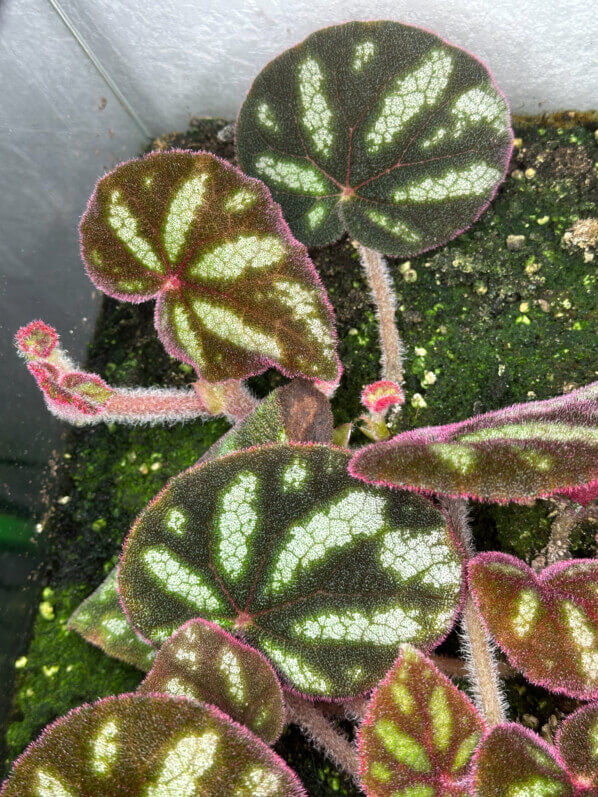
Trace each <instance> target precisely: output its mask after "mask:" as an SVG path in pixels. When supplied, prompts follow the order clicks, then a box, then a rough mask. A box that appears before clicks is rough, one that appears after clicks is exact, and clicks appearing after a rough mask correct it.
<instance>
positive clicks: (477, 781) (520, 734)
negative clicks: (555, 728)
mask: <svg viewBox="0 0 598 797" xmlns="http://www.w3.org/2000/svg"><path fill="white" fill-rule="evenodd" d="M473 789H474V794H475V796H476V797H507V795H508V797H574V795H576V794H577V793H578V792H577V791H575V790H574V789H573V787H572V785H571V782H570V780H569V777H568V775H567V773H566V771H565V770H564V768H563V766H562V761H561V760H560V758H559V756H558V754H557V752H556V750H555V749H554V748H553V747H551V746H550V745H548V744H546V742H544V741H543V740H542V739H540V737H539V736H537V735H536V734H535V733H532V732H531V731H528V730H527V729H526V728H523V727H522V726H521V725H517V724H516V723H514V722H513V723H505V724H504V725H497V726H496V727H495V728H493V729H492V731H491V732H490V733H489V734H488V736H487V737H486V738H485V739H484V740H483V742H482V743H481V745H480V746H479V747H478V750H477V752H476V756H475V771H474V777H473Z"/></svg>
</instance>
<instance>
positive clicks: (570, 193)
mask: <svg viewBox="0 0 598 797" xmlns="http://www.w3.org/2000/svg"><path fill="white" fill-rule="evenodd" d="M561 121H562V126H561V127H558V126H557V125H550V124H542V123H540V124H539V123H537V122H534V123H530V122H528V121H525V120H521V121H520V123H519V124H518V126H516V134H517V135H518V136H519V138H518V139H517V141H516V147H515V150H514V155H513V161H512V164H511V168H510V173H509V177H508V178H507V180H506V182H505V184H504V185H503V187H502V188H501V190H500V191H499V194H498V196H497V197H496V199H495V201H494V203H493V204H492V206H491V208H490V209H489V210H487V211H486V212H485V213H484V214H483V216H482V218H481V219H480V220H479V221H478V222H477V223H476V224H475V226H474V227H472V228H471V230H469V231H468V232H467V233H465V234H464V235H462V236H461V237H460V238H458V239H456V240H455V241H453V242H451V243H450V244H448V245H447V246H445V247H443V248H442V249H440V250H438V251H436V252H432V253H429V252H428V253H426V254H424V255H422V256H420V257H418V258H414V259H413V260H411V261H410V262H409V263H400V262H396V261H391V262H390V268H391V271H392V274H393V277H394V280H395V286H396V293H397V297H398V305H399V314H398V322H399V326H400V329H401V331H402V335H403V339H404V341H405V345H406V349H407V360H406V368H407V378H406V393H407V396H408V402H407V405H406V406H405V408H404V411H403V413H402V414H401V416H399V418H398V419H397V420H396V421H395V430H398V429H399V428H409V427H411V426H415V425H417V426H421V425H427V424H436V423H444V422H449V421H456V420H461V419H463V418H466V417H468V416H469V415H471V414H472V413H478V412H483V411H486V410H492V409H496V408H499V407H504V406H506V405H508V404H511V403H513V402H516V401H525V400H526V399H531V398H539V399H542V398H547V397H549V396H552V395H555V394H558V393H561V392H562V391H563V390H568V389H571V388H572V387H573V386H578V385H582V384H585V383H587V382H590V381H592V380H594V379H596V374H597V371H596V368H597V357H596V353H597V344H596V326H597V320H598V309H597V304H596V264H597V263H598V255H597V254H595V252H596V239H597V237H598V236H597V235H596V224H594V226H592V224H591V223H589V224H588V223H585V224H583V223H582V224H579V223H578V222H580V221H582V222H583V221H584V220H587V219H592V218H595V217H596V216H597V215H598V208H597V204H598V188H597V185H598V182H597V172H596V167H597V163H596V161H597V160H598V141H597V137H596V133H595V130H594V129H592V128H593V125H592V123H591V122H586V123H585V124H582V123H581V121H580V120H578V119H576V117H575V116H574V115H573V116H571V115H569V116H568V117H567V118H566V119H563V120H561ZM223 124H224V122H223V121H222V120H208V121H206V120H198V121H197V122H196V123H195V124H194V125H193V127H192V129H191V130H190V131H189V133H188V134H185V135H178V134H175V135H172V136H168V137H165V138H163V139H160V140H159V141H157V142H155V145H156V146H157V147H159V148H167V147H170V146H184V147H192V148H201V149H210V150H211V151H214V152H216V153H217V154H219V155H221V156H223V157H228V158H232V157H233V147H232V144H230V143H222V142H220V141H218V139H217V138H216V132H217V131H218V130H219V129H220V128H221V127H222V126H223ZM592 231H593V232H594V236H593V237H592ZM312 257H313V259H314V262H315V264H316V267H317V269H318V271H319V272H320V274H321V276H322V278H323V280H324V282H325V284H326V287H327V289H328V292H329V295H330V298H331V301H332V303H333V305H334V308H335V311H336V316H337V322H338V328H339V334H340V338H341V357H342V360H343V363H344V365H345V374H344V376H343V380H342V384H341V387H340V389H339V390H338V392H337V395H336V396H335V399H334V412H335V417H336V420H337V423H343V422H345V421H349V420H352V419H354V418H356V417H357V416H358V415H359V412H360V408H359V393H360V389H361V387H362V386H363V385H364V384H366V383H367V382H370V381H373V380H375V379H376V378H377V376H378V361H379V351H378V344H377V335H376V323H375V316H374V310H373V307H372V306H371V304H370V302H369V298H368V295H367V290H366V286H365V283H364V280H363V277H362V275H361V272H360V267H359V262H358V259H357V255H356V250H355V248H354V247H353V246H352V244H351V242H350V241H348V240H343V241H341V242H340V243H337V244H335V245H333V246H329V247H324V248H321V249H317V250H313V252H312ZM87 366H88V368H89V369H91V370H94V371H97V372H98V373H100V374H101V375H102V376H104V377H105V378H106V379H107V380H108V381H109V382H111V383H112V384H115V385H141V386H142V385H172V384H178V385H181V384H184V383H186V382H188V381H190V380H191V379H192V373H191V369H190V368H189V367H188V366H186V365H182V364H180V363H178V362H177V361H176V360H174V359H172V358H170V357H169V356H168V355H166V354H165V352H164V350H163V348H162V346H161V344H160V343H159V341H158V340H157V337H156V335H155V332H154V330H153V327H152V307H151V305H149V304H148V305H138V306H133V305H125V304H122V305H121V304H118V303H117V302H114V301H112V300H110V299H105V300H104V304H103V308H102V312H101V315H100V319H99V322H98V325H97V330H96V334H95V337H94V339H93V341H92V342H91V344H90V347H89V356H88V362H87ZM430 374H432V375H433V376H430ZM434 377H435V379H434ZM281 381H282V377H280V376H279V375H278V374H276V373H274V372H269V373H268V374H266V375H264V376H262V377H259V378H257V379H254V380H252V385H253V387H254V389H255V390H256V392H258V393H259V394H262V395H263V394H265V393H266V392H267V391H268V390H270V389H271V388H272V386H274V385H275V384H278V383H280V382H281ZM31 389H32V390H33V389H34V386H33V384H32V387H31ZM416 393H419V394H420V396H421V397H422V399H423V401H421V400H419V401H417V400H416V401H414V402H413V403H411V401H410V399H411V398H412V397H413V396H414V394H416ZM226 428H227V424H226V423H225V422H224V421H221V420H218V421H212V422H210V423H206V424H202V423H199V422H196V423H190V424H187V425H182V426H175V427H169V428H160V427H153V428H143V427H137V428H123V427H116V426H108V427H107V426H104V425H99V426H97V427H91V428H87V429H75V430H73V431H72V432H71V433H70V437H69V442H68V446H67V450H66V453H65V454H64V460H63V462H62V463H61V466H60V467H59V468H58V473H57V475H56V477H55V479H54V487H53V492H54V495H53V501H52V508H51V511H50V514H49V516H48V518H47V519H46V521H45V524H44V529H43V531H42V534H43V535H44V536H45V537H46V541H47V550H48V557H47V560H46V566H45V569H44V573H43V575H42V579H41V584H42V587H44V590H43V594H40V605H39V613H38V615H37V619H36V621H35V625H34V628H33V632H32V637H31V643H30V647H29V649H28V650H27V651H26V652H25V655H24V656H23V657H21V658H20V659H18V660H17V663H16V667H17V678H16V688H15V692H14V706H13V711H12V717H11V722H10V724H9V727H8V730H7V735H6V744H7V750H8V756H7V760H6V764H8V763H9V762H10V760H11V759H13V758H14V757H15V756H16V755H18V754H19V753H20V752H21V751H22V749H23V748H24V747H25V746H26V745H27V744H28V743H29V742H30V741H31V739H33V738H34V737H35V736H36V734H37V733H38V732H39V730H40V729H41V728H42V727H43V726H44V725H46V724H47V723H48V722H49V721H51V720H53V719H54V718H55V717H57V716H59V715H61V714H64V713H65V712H66V711H67V710H68V709H70V708H72V707H73V706H76V705H79V704H80V703H82V702H84V701H89V700H93V699H95V698H98V697H102V696H105V695H109V694H113V693H118V692H122V691H128V690H131V689H134V688H135V686H136V684H137V683H138V681H139V680H140V678H141V674H140V673H138V672H137V671H135V670H134V669H132V668H131V667H128V666H126V665H124V664H120V663H119V662H117V661H115V660H112V659H109V658H108V657H107V656H105V655H104V654H103V653H102V652H101V651H99V650H97V649H95V648H93V647H91V646H90V645H88V644H87V643H85V642H84V641H83V640H82V639H80V638H79V637H78V636H77V635H76V634H74V633H71V632H68V631H67V630H66V621H67V619H68V617H69V615H70V613H71V611H72V610H73V609H74V608H75V607H76V606H77V604H78V603H79V602H80V601H81V600H82V599H83V598H84V597H85V596H86V595H87V594H88V593H90V592H91V591H92V590H93V589H94V588H95V587H96V586H97V584H98V583H99V582H100V581H101V580H102V578H103V577H104V575H105V574H106V573H107V572H108V570H109V569H110V568H111V567H112V566H113V565H114V563H115V562H116V559H117V556H118V553H119V549H120V545H121V542H122V540H123V538H124V536H125V534H126V532H127V530H128V528H129V526H130V524H131V522H132V520H133V519H134V518H135V516H136V515H137V513H138V512H140V511H141V510H142V509H143V507H144V506H145V504H146V503H147V502H148V501H149V499H151V498H152V496H153V495H154V494H155V493H156V492H158V491H159V490H160V489H161V487H162V486H163V485H164V483H165V482H166V481H167V480H168V479H169V478H170V477H171V476H173V475H174V474H176V473H178V472H179V471H180V470H182V469H183V468H186V467H188V466H189V465H191V464H192V463H193V462H195V460H196V459H197V458H198V457H199V456H200V455H201V454H202V452H203V451H204V450H205V449H206V448H207V447H208V446H209V445H211V444H212V443H213V442H214V441H215V440H216V439H217V438H218V437H219V436H220V435H221V434H222V433H223V432H224V431H225V430H226ZM354 442H355V443H361V442H365V438H361V437H360V433H359V432H358V433H357V434H356V435H355V437H354ZM553 510H554V507H553V506H552V505H551V504H550V503H549V502H537V503H536V504H535V505H533V506H530V507H521V506H517V507H513V506H509V507H498V508H497V507H474V522H475V532H476V538H477V544H478V547H479V548H480V549H493V548H499V549H500V550H502V551H505V552H508V553H513V554H516V555H518V556H521V557H523V558H524V559H526V560H527V561H528V562H529V561H531V559H533V558H534V556H535V555H536V554H537V553H538V551H540V550H541V548H542V547H543V545H544V544H545V543H546V540H547V538H548V534H549V529H550V520H551V518H550V513H551V512H552V511H553ZM595 533H596V528H595V524H594V525H592V524H591V523H586V524H585V525H584V526H583V527H580V528H578V529H576V531H575V534H574V539H573V551H574V554H575V555H578V556H579V555H583V556H595V555H596V548H595V541H594V537H595ZM40 589H41V588H40ZM444 647H445V649H447V650H449V651H452V652H455V651H456V641H455V637H454V636H453V637H452V638H451V639H449V640H448V642H447V643H445V646H444ZM508 695H509V700H510V704H511V715H512V718H513V719H518V720H519V721H523V722H524V724H527V725H528V726H530V727H534V728H536V729H538V730H541V729H542V728H544V733H545V734H548V733H550V730H551V728H553V727H554V724H555V722H556V720H558V719H560V717H561V716H562V714H563V713H566V712H568V711H570V710H571V709H572V708H573V707H574V702H573V701H567V700H563V699H562V698H558V697H555V696H553V695H550V694H549V693H548V692H546V691H544V690H542V689H539V688H532V687H530V686H529V685H527V684H526V683H525V682H524V681H523V679H521V678H513V679H510V680H509V681H508ZM277 749H279V751H280V752H281V753H282V754H283V755H284V756H285V758H286V759H287V760H288V761H289V762H290V764H291V765H292V766H293V767H294V768H295V769H296V770H297V771H298V773H299V775H300V777H302V779H303V780H304V783H305V785H306V787H307V788H308V790H309V792H310V794H313V795H323V794H333V793H337V792H338V793H340V794H357V793H358V792H357V791H356V790H355V788H354V787H352V786H351V785H350V782H349V781H348V780H347V779H346V778H345V777H343V776H341V775H339V774H338V773H336V772H335V770H334V769H333V767H331V766H330V765H329V764H328V763H327V762H326V761H325V759H323V758H322V757H321V756H320V755H319V754H318V753H317V752H316V751H314V750H313V749H311V748H309V747H308V745H307V743H306V742H305V740H304V739H303V737H301V735H300V733H299V732H298V731H297V730H296V729H295V728H290V729H288V730H287V732H286V734H285V735H284V737H283V739H282V740H281V742H279V744H278V745H277Z"/></svg>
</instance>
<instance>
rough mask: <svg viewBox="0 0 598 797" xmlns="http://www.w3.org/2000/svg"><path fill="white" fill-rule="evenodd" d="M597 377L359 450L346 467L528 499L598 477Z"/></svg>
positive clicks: (383, 478)
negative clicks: (561, 391)
mask: <svg viewBox="0 0 598 797" xmlns="http://www.w3.org/2000/svg"><path fill="white" fill-rule="evenodd" d="M597 423H598V382H593V383H592V384H590V385H587V386H586V387H583V388H580V389H579V390H574V391H573V392H571V393H568V394H567V395H564V396H558V397H557V398H553V399H549V400H548V401H535V402H530V403H529V404H515V405H514V406H512V407H508V408H507V409H504V410H498V411H497V412H489V413H487V414H486V415H478V416H477V417H475V418H470V419H469V420H467V421H462V422H461V423H453V424H448V425H447V426H432V427H428V428H425V429H416V430H415V431H412V432H404V433H403V434H400V435H398V436H397V437H395V438H393V439H392V440H390V441H389V442H384V443H376V444H375V445H371V446H368V447H367V448H365V449H362V450H361V451H359V452H358V453H357V454H356V455H355V457H354V458H353V460H352V462H351V465H350V471H351V473H352V474H353V475H354V476H357V477H358V478H361V479H364V481H367V482H372V483H376V484H388V485H391V486H395V487H401V488H403V489H408V490H420V491H423V492H431V493H441V494H445V495H451V496H461V497H469V498H475V499H477V500H480V501H498V502H501V503H504V502H508V501H517V502H529V501H532V500H534V499H535V498H539V497H545V496H548V495H552V494H554V493H562V492H565V491H567V490H569V489H577V488H580V487H583V486H584V485H587V484H591V483H595V482H596V480H597V479H598V429H597V428H596V427H597Z"/></svg>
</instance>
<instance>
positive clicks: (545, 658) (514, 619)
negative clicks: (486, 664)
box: [469, 553, 598, 700]
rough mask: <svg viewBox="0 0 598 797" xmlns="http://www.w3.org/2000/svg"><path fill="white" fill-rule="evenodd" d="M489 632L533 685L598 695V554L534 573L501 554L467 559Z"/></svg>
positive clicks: (584, 696)
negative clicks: (538, 573)
mask: <svg viewBox="0 0 598 797" xmlns="http://www.w3.org/2000/svg"><path fill="white" fill-rule="evenodd" d="M469 575H470V586H471V589H472V591H473V595H474V598H475V601H476V603H477V605H478V608H479V610H480V612H481V614H482V617H483V619H484V621H485V623H486V625H487V627H488V630H489V632H490V633H491V634H492V636H493V637H494V638H495V639H496V641H497V642H498V644H499V645H500V647H501V648H502V649H503V650H504V652H505V653H506V655H507V656H508V658H509V661H510V662H511V664H513V666H514V667H517V668H518V669H520V670H521V671H522V672H523V673H524V675H525V677H526V678H527V679H528V680H529V681H531V682H532V683H534V684H539V685H540V686H544V687H545V688H546V689H550V690H551V691H553V692H561V693H563V694H566V695H569V696H571V697H579V698H582V699H585V700H588V699H590V698H596V697H598V560H596V559H573V560H571V561H567V562H559V563H558V564H555V565H551V566H550V567H547V568H546V570H544V571H543V572H542V573H541V574H540V576H537V575H536V574H535V573H534V571H533V570H532V569H531V568H530V567H528V566H527V565H526V564H525V562H522V561H521V560H520V559H516V558H515V557H514V556H509V555H508V554H503V553H483V554H479V555H478V556H476V557H475V559H473V560H472V561H471V563H470V565H469Z"/></svg>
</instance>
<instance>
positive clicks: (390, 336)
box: [359, 244, 403, 385]
mask: <svg viewBox="0 0 598 797" xmlns="http://www.w3.org/2000/svg"><path fill="white" fill-rule="evenodd" d="M359 257H360V259H361V264H362V266H363V269H364V271H365V275H366V278H367V281H368V285H369V288H370V291H371V294H372V299H373V300H374V304H375V306H376V311H377V316H378V327H379V330H380V349H381V351H382V378H383V379H390V380H391V381H393V382H396V383H397V384H398V385H401V384H402V383H403V344H402V342H401V338H400V336H399V331H398V329H397V325H396V321H395V314H396V309H397V303H396V299H395V294H394V290H393V286H392V281H391V279H390V275H389V273H388V269H387V267H386V263H385V261H384V258H383V257H382V255H381V254H380V253H379V252H375V251H374V250H373V249H368V248H367V247H365V246H362V245H361V244H359Z"/></svg>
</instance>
